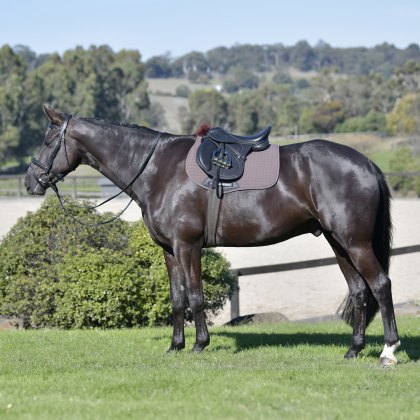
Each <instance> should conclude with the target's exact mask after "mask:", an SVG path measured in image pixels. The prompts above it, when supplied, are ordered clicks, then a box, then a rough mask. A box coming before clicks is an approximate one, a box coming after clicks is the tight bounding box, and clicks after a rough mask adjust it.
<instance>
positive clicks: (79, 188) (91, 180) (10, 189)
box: [0, 172, 420, 198]
mask: <svg viewBox="0 0 420 420" xmlns="http://www.w3.org/2000/svg"><path fill="white" fill-rule="evenodd" d="M385 176H387V177H402V178H414V177H420V172H387V173H385ZM24 179H25V175H0V197H5V196H9V197H23V196H26V195H27V193H26V189H25V185H24ZM60 191H62V192H63V193H64V194H68V195H71V196H72V197H73V198H101V197H109V196H110V195H113V194H115V193H117V192H118V191H120V190H119V189H118V188H117V187H116V186H115V185H114V184H113V183H112V182H111V181H109V180H108V179H107V178H105V177H103V176H98V175H86V176H81V175H69V176H67V177H66V182H64V183H63V184H62V185H60Z"/></svg>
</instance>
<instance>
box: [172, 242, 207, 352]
mask: <svg viewBox="0 0 420 420" xmlns="http://www.w3.org/2000/svg"><path fill="white" fill-rule="evenodd" d="M174 251H175V257H176V259H177V260H178V262H179V263H180V264H181V266H182V269H183V271H184V274H185V283H186V286H187V296H188V301H189V304H190V308H191V310H192V312H193V315H194V322H195V330H196V339H195V344H194V347H193V351H197V352H200V351H202V350H204V348H205V347H206V346H208V344H209V343H210V335H209V332H208V330H207V324H206V317H205V314H204V294H203V285H202V280H201V246H199V245H198V244H193V245H190V244H187V243H178V244H177V246H176V247H175V249H174Z"/></svg>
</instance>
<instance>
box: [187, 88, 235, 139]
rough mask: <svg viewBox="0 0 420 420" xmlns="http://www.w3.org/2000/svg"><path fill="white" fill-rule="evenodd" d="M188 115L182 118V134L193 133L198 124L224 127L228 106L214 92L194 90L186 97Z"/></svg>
mask: <svg viewBox="0 0 420 420" xmlns="http://www.w3.org/2000/svg"><path fill="white" fill-rule="evenodd" d="M188 109H189V111H188V113H187V115H186V116H185V117H184V118H183V121H182V129H183V131H184V132H187V133H188V132H190V133H191V132H193V131H194V129H196V128H198V127H199V126H200V124H202V123H206V124H208V125H209V126H224V125H225V124H226V122H227V111H228V104H227V102H226V100H225V98H224V97H223V95H222V94H221V93H219V92H217V91H216V90H213V89H212V90H196V91H195V92H193V93H191V95H190V96H189V97H188Z"/></svg>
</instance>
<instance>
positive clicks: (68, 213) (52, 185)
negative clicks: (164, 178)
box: [51, 133, 162, 227]
mask: <svg viewBox="0 0 420 420" xmlns="http://www.w3.org/2000/svg"><path fill="white" fill-rule="evenodd" d="M161 136H162V133H159V134H158V135H157V136H156V140H155V142H154V144H153V147H152V149H151V150H150V152H149V154H148V155H147V157H146V160H145V161H144V162H143V164H142V165H141V167H140V169H139V170H138V172H137V174H136V175H135V177H134V178H133V180H132V181H131V182H130V183H129V184H128V185H127V186H126V187H125V188H124V189H122V190H121V191H120V192H118V193H117V194H115V195H113V196H112V197H110V198H108V199H106V200H105V201H103V202H102V203H100V204H97V205H95V206H84V205H78V204H73V203H69V202H68V201H66V200H65V199H64V198H63V197H62V196H61V194H60V191H59V190H58V187H57V185H55V184H51V188H52V189H53V191H54V192H55V194H56V196H57V198H58V201H59V203H60V205H61V207H62V209H63V210H64V212H65V213H66V214H67V215H68V216H69V217H70V218H71V219H72V220H74V221H75V222H77V223H78V224H79V225H82V226H84V227H98V226H102V225H107V224H109V223H112V222H114V221H115V220H117V219H119V218H120V217H121V216H122V215H123V213H124V212H125V211H126V210H127V209H128V207H129V206H130V204H131V203H132V202H133V200H134V199H133V198H131V200H130V201H129V203H128V204H127V206H126V207H125V208H124V209H123V210H121V211H120V212H119V213H118V214H117V215H116V216H115V217H112V218H111V219H109V220H105V221H104V222H98V223H85V222H83V221H82V220H79V219H78V218H77V217H75V216H74V215H72V214H71V213H70V212H69V210H68V209H67V208H66V206H65V204H68V205H71V206H73V207H80V208H84V209H86V210H94V209H97V208H99V207H101V206H103V205H104V204H106V203H108V202H109V201H111V200H113V199H114V198H116V197H118V196H119V195H121V194H122V193H123V192H126V191H127V190H128V189H129V188H131V187H132V186H133V184H134V182H136V180H137V179H138V177H139V176H140V175H141V174H142V173H143V172H144V170H145V169H146V166H147V164H148V163H149V161H150V159H151V158H152V155H153V153H154V151H155V149H156V146H157V145H158V143H159V140H160V138H161ZM64 150H65V153H66V157H67V149H66V143H65V142H64ZM67 161H68V157H67Z"/></svg>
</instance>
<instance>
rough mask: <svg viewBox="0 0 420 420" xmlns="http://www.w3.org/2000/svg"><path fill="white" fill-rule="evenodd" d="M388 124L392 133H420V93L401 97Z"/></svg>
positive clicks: (389, 116)
mask: <svg viewBox="0 0 420 420" xmlns="http://www.w3.org/2000/svg"><path fill="white" fill-rule="evenodd" d="M387 126H388V129H389V131H390V132H391V133H392V134H396V135H401V134H403V135H410V134H420V93H409V94H407V95H405V96H404V97H403V98H401V99H400V100H399V101H398V102H397V103H396V104H395V107H394V109H393V110H392V112H391V113H390V114H389V115H388V122H387Z"/></svg>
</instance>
